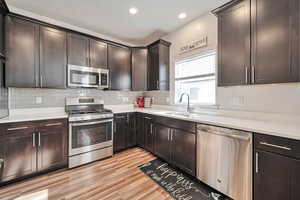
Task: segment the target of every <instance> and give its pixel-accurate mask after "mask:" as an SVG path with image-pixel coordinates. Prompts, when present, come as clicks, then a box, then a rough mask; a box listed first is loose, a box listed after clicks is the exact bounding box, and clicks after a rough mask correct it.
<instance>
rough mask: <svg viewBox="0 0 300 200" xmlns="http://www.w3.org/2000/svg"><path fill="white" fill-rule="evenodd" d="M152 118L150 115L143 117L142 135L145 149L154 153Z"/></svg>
mask: <svg viewBox="0 0 300 200" xmlns="http://www.w3.org/2000/svg"><path fill="white" fill-rule="evenodd" d="M153 126H154V122H153V117H152V116H150V115H145V116H144V134H145V149H146V150H147V151H150V152H151V153H153V152H154V131H153Z"/></svg>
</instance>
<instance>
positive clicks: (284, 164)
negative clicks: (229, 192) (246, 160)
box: [253, 134, 300, 200]
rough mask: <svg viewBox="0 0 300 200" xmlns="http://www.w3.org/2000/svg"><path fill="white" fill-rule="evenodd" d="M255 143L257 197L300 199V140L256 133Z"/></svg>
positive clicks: (255, 198)
mask: <svg viewBox="0 0 300 200" xmlns="http://www.w3.org/2000/svg"><path fill="white" fill-rule="evenodd" d="M254 145H255V151H254V157H255V162H254V170H253V173H254V200H263V199H274V200H282V199H290V200H297V199H299V197H300V191H299V184H300V181H299V180H300V179H299V177H300V171H299V170H300V160H299V154H298V153H299V152H300V151H299V141H295V140H290V139H285V138H279V137H272V136H264V135H259V134H256V135H255V144H254Z"/></svg>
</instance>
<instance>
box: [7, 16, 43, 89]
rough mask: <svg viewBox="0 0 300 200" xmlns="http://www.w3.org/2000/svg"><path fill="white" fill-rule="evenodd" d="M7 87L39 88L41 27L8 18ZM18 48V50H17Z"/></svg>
mask: <svg viewBox="0 0 300 200" xmlns="http://www.w3.org/2000/svg"><path fill="white" fill-rule="evenodd" d="M5 30H6V70H5V71H6V77H5V80H6V86H7V87H23V88H35V87H38V86H39V78H38V76H39V26H38V25H37V24H34V23H32V22H29V21H26V20H22V19H18V18H14V17H6V29H5ZM16 47H17V48H16Z"/></svg>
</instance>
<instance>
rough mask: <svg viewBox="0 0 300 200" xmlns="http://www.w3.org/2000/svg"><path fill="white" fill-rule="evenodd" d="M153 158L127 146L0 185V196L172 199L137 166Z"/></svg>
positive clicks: (15, 199)
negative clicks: (88, 161)
mask: <svg viewBox="0 0 300 200" xmlns="http://www.w3.org/2000/svg"><path fill="white" fill-rule="evenodd" d="M153 159H155V157H154V156H153V155H151V154H150V153H147V152H145V151H144V150H142V149H140V148H134V149H129V150H127V151H124V152H121V153H119V154H116V155H114V156H113V157H112V158H108V159H105V160H102V161H98V162H94V163H92V164H89V165H85V166H83V167H79V168H75V169H71V170H61V171H58V172H53V173H50V174H46V175H42V176H39V177H35V178H31V179H29V180H25V181H22V182H19V183H16V184H11V185H8V186H5V187H0V199H1V200H98V199H101V200H138V199H143V200H144V199H145V200H171V199H172V198H171V197H170V196H169V195H168V193H166V192H165V191H164V190H162V189H161V188H160V187H159V186H158V185H157V184H155V183H154V182H153V181H152V180H151V179H150V178H149V177H147V176H146V175H144V173H143V172H142V171H140V170H139V169H138V168H137V166H140V165H142V164H144V163H147V162H149V161H151V160H153Z"/></svg>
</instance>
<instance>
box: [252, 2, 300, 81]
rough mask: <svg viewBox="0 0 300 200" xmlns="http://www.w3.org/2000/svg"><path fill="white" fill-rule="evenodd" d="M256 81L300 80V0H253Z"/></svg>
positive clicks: (253, 63)
mask: <svg viewBox="0 0 300 200" xmlns="http://www.w3.org/2000/svg"><path fill="white" fill-rule="evenodd" d="M251 7H252V65H253V71H252V73H253V77H252V78H253V83H256V84H264V83H282V82H290V81H299V76H300V74H299V71H298V70H299V50H298V48H299V40H298V41H297V39H299V38H298V37H299V0H281V1H276V3H274V0H253V1H252V6H251Z"/></svg>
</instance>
